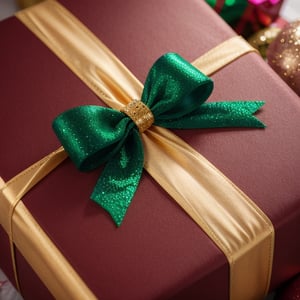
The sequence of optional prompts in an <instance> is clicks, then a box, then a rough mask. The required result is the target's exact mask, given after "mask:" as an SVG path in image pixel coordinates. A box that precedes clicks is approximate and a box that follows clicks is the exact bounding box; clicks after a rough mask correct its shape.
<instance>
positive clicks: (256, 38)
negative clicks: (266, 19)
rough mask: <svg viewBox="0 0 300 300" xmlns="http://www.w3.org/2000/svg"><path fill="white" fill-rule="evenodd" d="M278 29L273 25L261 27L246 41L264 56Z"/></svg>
mask: <svg viewBox="0 0 300 300" xmlns="http://www.w3.org/2000/svg"><path fill="white" fill-rule="evenodd" d="M280 31H281V29H280V28H278V27H275V26H271V27H267V28H264V29H261V30H259V31H258V32H256V33H255V34H253V35H252V36H251V37H250V38H249V39H248V42H249V44H250V45H251V46H252V47H254V48H255V49H257V50H258V51H259V53H260V54H261V56H262V57H263V58H266V55H267V49H268V47H269V45H270V44H271V43H272V42H273V41H274V40H275V38H276V37H277V35H278V34H279V32H280Z"/></svg>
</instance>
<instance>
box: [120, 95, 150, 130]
mask: <svg viewBox="0 0 300 300" xmlns="http://www.w3.org/2000/svg"><path fill="white" fill-rule="evenodd" d="M121 112H123V113H124V114H126V115H127V116H128V117H129V118H130V119H131V120H132V121H133V122H134V123H135V125H136V126H137V127H138V129H139V132H144V131H145V130H147V129H148V128H149V127H150V126H151V125H152V124H153V122H154V116H153V114H152V112H151V110H150V109H149V107H148V106H147V105H146V104H144V103H143V102H142V101H140V100H132V101H131V102H130V103H129V104H127V105H126V106H124V107H123V108H122V109H121Z"/></svg>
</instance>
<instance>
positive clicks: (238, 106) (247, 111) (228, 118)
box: [159, 101, 266, 129]
mask: <svg viewBox="0 0 300 300" xmlns="http://www.w3.org/2000/svg"><path fill="white" fill-rule="evenodd" d="M263 105H264V101H234V102H208V103H203V104H202V105H201V106H199V108H198V109H197V110H196V111H194V112H193V113H191V114H188V115H186V116H184V117H182V118H180V119H177V120H166V121H165V120H163V121H160V124H159V125H160V126H164V127H168V128H173V129H193V128H217V127H219V128H220V127H255V128H265V127H266V126H265V124H264V123H263V122H261V121H260V120H259V119H257V118H256V117H255V116H254V115H253V114H254V113H255V112H256V111H257V110H258V109H259V108H260V107H262V106H263Z"/></svg>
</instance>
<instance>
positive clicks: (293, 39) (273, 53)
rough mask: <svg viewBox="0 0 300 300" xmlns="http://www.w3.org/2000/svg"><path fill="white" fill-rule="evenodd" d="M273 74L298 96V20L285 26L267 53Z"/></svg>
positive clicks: (299, 85)
mask: <svg viewBox="0 0 300 300" xmlns="http://www.w3.org/2000/svg"><path fill="white" fill-rule="evenodd" d="M267 60H268V63H269V65H270V66H271V67H272V68H273V69H274V70H275V72H276V73H277V74H278V75H279V76H280V77H281V78H282V79H283V80H284V81H285V82H286V83H287V84H288V85H289V86H290V87H291V88H292V89H293V90H294V91H295V92H296V93H297V94H298V95H300V20H298V21H295V22H292V23H290V24H288V25H287V26H285V27H284V28H283V29H282V31H281V32H280V33H279V34H278V36H277V37H276V39H275V40H274V41H273V42H272V43H271V44H270V46H269V48H268V51H267Z"/></svg>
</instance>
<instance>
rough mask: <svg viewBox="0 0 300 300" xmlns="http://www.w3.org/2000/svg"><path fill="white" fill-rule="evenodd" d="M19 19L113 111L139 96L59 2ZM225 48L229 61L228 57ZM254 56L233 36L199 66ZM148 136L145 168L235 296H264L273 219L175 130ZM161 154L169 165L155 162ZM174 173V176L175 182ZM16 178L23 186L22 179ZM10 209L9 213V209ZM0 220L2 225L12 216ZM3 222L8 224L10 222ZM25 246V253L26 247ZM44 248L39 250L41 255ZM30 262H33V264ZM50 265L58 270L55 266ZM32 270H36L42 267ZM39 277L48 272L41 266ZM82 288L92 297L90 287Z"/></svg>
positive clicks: (17, 236)
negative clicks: (211, 249) (219, 254)
mask: <svg viewBox="0 0 300 300" xmlns="http://www.w3.org/2000/svg"><path fill="white" fill-rule="evenodd" d="M17 17H18V18H19V19H20V20H21V21H22V22H23V23H24V24H25V25H26V26H27V27H28V28H29V29H30V30H31V31H32V32H34V33H35V34H36V35H37V36H38V37H39V38H40V39H41V40H42V41H43V42H44V43H45V44H46V45H47V46H48V47H49V48H50V49H51V50H52V51H53V52H54V53H55V54H56V55H57V56H58V57H60V58H61V59H62V61H63V62H64V63H65V64H66V65H68V66H69V67H70V68H71V70H72V71H73V72H74V73H75V74H77V76H79V77H80V78H81V79H82V80H83V81H84V82H85V83H86V84H87V85H88V86H89V87H90V88H91V89H92V90H93V91H94V92H95V93H96V94H97V95H98V96H99V97H101V99H102V100H103V101H105V102H106V103H107V104H108V105H109V106H111V107H113V108H116V109H120V108H121V107H122V106H123V105H126V104H127V103H129V102H130V100H131V99H139V98H140V95H141V91H142V84H141V83H140V82H139V81H138V80H137V79H136V78H135V77H134V75H133V74H132V73H130V72H129V71H128V69H127V68H126V67H125V66H124V65H123V64H122V63H121V62H120V61H119V60H118V59H117V58H116V57H115V56H114V55H113V54H112V53H111V52H110V51H109V49H108V48H107V47H106V46H105V45H104V44H103V43H101V42H100V41H99V40H98V39H97V37H95V36H94V35H93V34H92V33H91V32H90V31H89V30H88V29H87V28H86V27H85V26H84V25H83V24H82V23H80V22H79V21H78V20H77V19H76V18H75V17H74V16H73V15H72V14H71V13H70V12H68V11H67V10H66V9H65V8H64V7H63V6H61V5H60V4H59V3H57V2H56V1H51V0H49V1H45V2H42V3H41V4H39V5H37V6H35V7H32V8H30V9H27V10H25V11H22V12H20V13H18V14H17ZM235 44H237V46H235ZM232 45H233V46H232ZM241 48H244V49H242V50H240V49H241ZM224 51H225V52H227V54H228V55H227V56H225V55H224V56H223V54H224ZM250 51H253V49H251V48H250V47H249V46H248V44H247V43H246V42H244V41H243V40H242V39H241V38H233V39H231V40H229V41H226V42H225V43H224V44H221V45H220V46H218V47H217V50H215V49H214V50H212V51H211V52H209V53H207V54H205V55H204V56H203V57H201V58H199V59H197V60H196V61H195V62H194V64H195V65H196V66H197V67H199V68H200V69H201V71H202V72H204V73H206V74H207V75H209V74H211V73H213V72H215V71H217V70H218V69H220V68H222V67H223V66H224V65H226V64H228V63H230V62H231V61H233V60H235V59H237V58H238V57H239V56H241V55H243V54H245V53H247V52H250ZM220 57H222V58H221V59H220ZM210 62H213V64H211V63H210ZM142 138H143V142H144V145H145V169H146V170H147V171H148V172H149V173H150V174H151V176H152V177H153V178H155V180H156V181H157V182H159V184H160V185H161V186H162V187H163V188H164V189H165V190H166V191H167V192H168V193H169V194H170V195H171V196H172V197H173V198H174V200H175V201H177V202H178V203H179V205H180V206H181V207H182V208H183V209H184V210H185V211H186V212H187V213H188V214H189V215H190V216H191V217H192V218H193V220H194V221H195V222H196V223H197V224H198V225H199V226H200V227H201V228H202V229H203V230H204V231H205V232H206V234H207V235H208V236H209V237H210V238H211V239H212V240H213V241H214V242H215V244H216V245H217V246H218V247H219V248H220V249H221V250H222V251H223V253H224V254H225V256H226V257H227V259H228V262H229V264H230V299H232V300H240V299H244V300H247V299H262V298H263V297H264V295H265V294H266V293H267V290H268V286H269V281H270V276H271V269H272V259H273V243H274V229H273V226H272V224H271V222H270V220H269V219H268V217H267V216H266V215H265V214H264V213H263V212H262V211H261V210H260V209H259V208H258V207H257V206H256V205H255V203H253V202H252V201H251V200H250V199H249V198H248V197H247V196H246V195H245V194H244V193H243V192H242V191H241V190H239V189H238V188H237V187H236V186H235V185H234V184H233V183H232V182H231V181H230V180H229V179H228V178H226V177H225V176H224V175H223V174H222V173H221V172H220V171H219V170H217V169H216V168H215V167H214V166H213V165H212V164H210V163H209V162H208V161H207V160H206V159H205V158H204V157H203V156H201V155H200V154H199V153H198V152H196V151H195V150H194V149H193V148H191V147H190V146H189V145H187V144H186V143H185V142H183V141H182V140H181V139H179V138H178V137H177V136H175V135H174V134H172V133H171V132H170V131H168V130H166V129H162V128H157V127H154V126H152V127H151V128H150V129H148V130H147V131H145V132H144V133H143V134H142ZM158 156H159V157H160V160H159V161H160V162H164V163H163V164H162V163H158V162H157V160H156V157H158ZM183 161H184V163H182V162H183ZM31 170H32V169H31ZM38 173H39V172H38ZM169 174H176V175H175V176H173V177H172V178H170V176H169ZM36 176H37V177H42V176H41V175H37V174H35V175H34V177H36ZM173 178H175V179H173ZM13 181H15V182H18V181H19V178H18V176H16V177H15V178H14V179H13ZM11 182H12V181H10V182H8V183H7V184H6V185H5V189H2V199H1V201H0V205H3V203H2V202H5V200H7V199H11V198H14V196H8V195H14V193H13V184H12V183H11ZM187 186H188V187H189V188H188V189H187V188H186V187H187ZM4 190H5V191H6V192H5V193H3V191H4ZM7 201H8V200H7ZM8 202H9V201H8ZM13 202H15V200H14V201H13ZM5 205H6V204H5ZM5 205H4V206H5ZM8 207H9V210H11V204H8ZM0 208H1V207H0ZM19 208H20V210H21V209H23V203H22V202H19V204H18V206H16V207H15V208H14V210H15V213H14V215H13V216H12V221H13V222H12V225H11V228H12V229H13V232H14V236H13V239H14V242H15V243H16V244H17V246H18V242H19V240H22V239H24V237H22V235H23V236H24V232H23V233H22V232H18V221H17V220H18V219H19V218H22V217H23V216H24V210H22V213H21V214H20V215H19ZM203 212H205V213H203ZM26 214H27V212H26ZM0 216H1V223H2V222H3V221H2V220H5V218H7V216H3V215H0ZM4 223H6V224H7V223H10V221H7V219H6V221H4ZM4 227H6V229H7V231H8V232H9V231H10V229H8V228H7V226H5V225H4ZM8 227H9V226H8ZM12 229H11V232H12ZM11 234H12V233H11ZM26 238H29V237H26ZM29 239H31V237H30V238H29ZM48 242H50V241H48ZM18 247H19V246H18ZM24 247H25V248H26V247H27V246H24ZM37 247H38V246H37ZM19 248H21V251H23V252H26V251H24V249H22V248H23V247H22V245H21V247H19ZM45 251H47V250H46V249H43V250H41V252H42V253H41V255H44V254H45ZM51 251H52V248H51ZM24 256H25V257H27V258H29V257H30V256H29V255H24ZM29 260H30V258H29ZM60 261H61V260H60ZM31 263H32V265H34V264H35V263H34V262H33V261H32V260H31ZM55 263H57V261H55ZM66 263H67V262H66ZM48 264H51V265H52V266H53V262H52V263H51V262H47V263H46V265H47V266H48ZM67 264H68V263H67ZM33 268H34V269H37V268H36V266H33ZM37 273H38V274H39V275H40V273H43V272H42V271H41V270H40V269H39V270H37ZM43 280H44V282H45V283H46V285H47V286H48V287H49V286H50V287H49V289H50V290H51V292H52V293H53V294H54V295H59V294H58V293H57V291H56V286H55V284H54V283H53V278H52V279H51V278H49V277H47V276H45V277H44V278H43ZM54 281H55V280H54ZM66 284H68V283H66ZM85 288H86V287H85ZM84 291H86V292H87V293H88V288H86V289H84ZM69 298H70V297H69Z"/></svg>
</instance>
